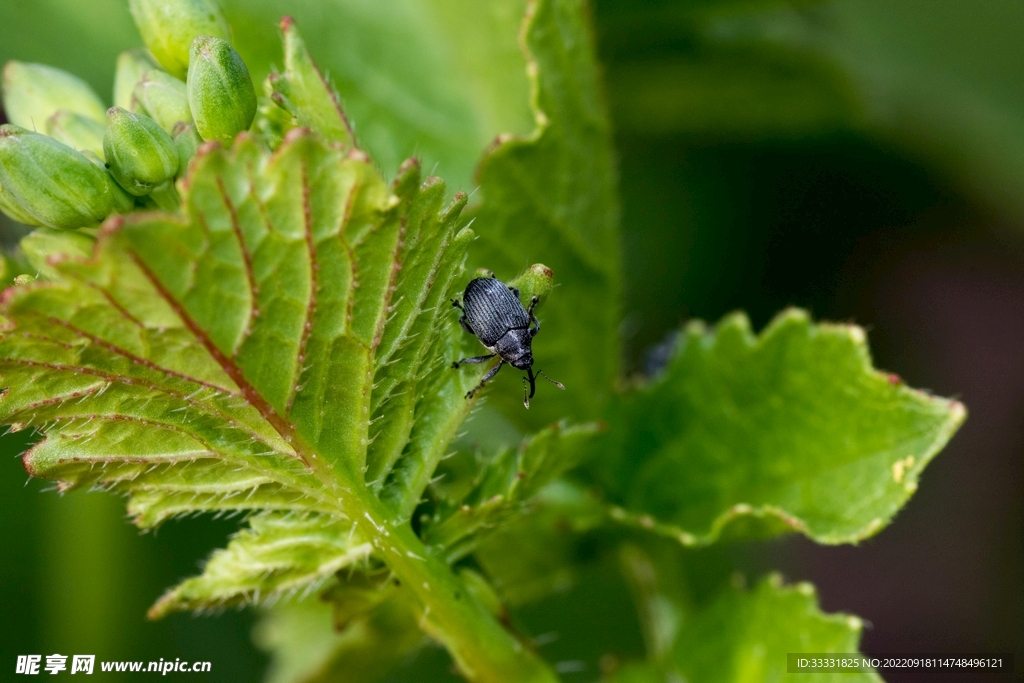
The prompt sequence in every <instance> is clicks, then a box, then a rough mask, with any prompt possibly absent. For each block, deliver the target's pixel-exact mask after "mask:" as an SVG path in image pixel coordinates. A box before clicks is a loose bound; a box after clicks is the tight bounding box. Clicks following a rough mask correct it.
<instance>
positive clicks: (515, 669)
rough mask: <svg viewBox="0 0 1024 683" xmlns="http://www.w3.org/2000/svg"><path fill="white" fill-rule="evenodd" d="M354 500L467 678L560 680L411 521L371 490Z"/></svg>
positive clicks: (527, 682) (533, 682)
mask: <svg viewBox="0 0 1024 683" xmlns="http://www.w3.org/2000/svg"><path fill="white" fill-rule="evenodd" d="M348 502H349V505H347V506H346V507H348V508H349V509H350V510H351V512H354V513H355V514H352V518H353V519H354V520H358V521H359V522H362V524H361V525H360V526H361V528H362V529H363V531H364V533H365V535H366V536H367V537H368V538H370V540H371V542H372V543H373V545H374V547H375V549H376V550H377V552H378V553H379V556H380V557H381V558H382V559H383V560H384V562H385V563H387V565H388V567H389V568H390V569H391V571H392V572H394V573H395V576H396V577H398V579H399V580H400V581H401V582H402V583H404V584H405V585H406V586H408V588H409V589H410V590H412V592H413V593H415V594H416V596H417V597H418V598H419V600H420V601H421V602H422V604H423V620H422V627H423V628H424V630H426V631H427V632H428V633H430V634H431V635H432V636H433V637H435V638H436V639H437V640H439V641H441V643H443V644H444V646H445V647H447V648H448V651H449V652H450V653H451V655H452V657H453V658H454V659H455V661H456V663H457V664H458V666H459V668H460V669H461V671H462V673H463V675H464V676H466V678H468V679H469V680H471V681H477V682H479V683H512V682H515V683H557V681H558V676H556V675H555V673H554V672H553V671H552V670H551V668H550V667H548V665H547V664H546V663H545V662H544V661H543V660H541V659H540V658H539V657H538V656H537V655H536V654H535V653H533V652H532V651H530V650H529V649H528V648H526V647H525V646H524V645H523V644H522V643H521V642H520V641H519V640H518V639H516V638H515V637H514V636H513V635H512V634H511V633H509V632H508V631H507V630H506V629H505V628H504V627H503V626H502V625H501V624H500V623H499V622H498V620H497V619H496V618H495V617H494V616H493V615H492V614H491V613H490V612H488V611H487V610H486V609H484V607H483V606H481V605H480V603H479V602H477V600H476V599H475V598H473V597H472V596H471V595H469V593H467V592H466V589H465V588H464V587H463V585H462V583H461V582H460V581H459V579H458V578H457V577H456V576H455V574H454V573H453V572H452V570H451V568H450V567H449V566H448V565H447V564H446V563H445V562H443V561H441V560H440V559H438V558H437V557H435V556H434V555H432V554H431V553H430V552H429V551H428V550H427V549H426V547H425V546H424V545H423V542H422V541H420V539H419V538H418V537H417V536H416V534H415V533H413V531H412V528H411V527H410V526H409V524H408V522H403V521H401V518H399V517H397V516H396V515H395V513H394V512H393V511H391V510H390V509H389V508H388V507H386V506H385V505H384V504H383V503H382V502H381V501H380V500H379V499H377V498H376V497H375V496H373V495H372V494H371V493H370V492H369V491H362V492H360V493H359V494H358V495H357V496H356V497H355V500H353V499H351V498H350V499H349V501H348ZM367 524H368V525H369V527H370V528H369V529H366V528H365V527H366V525H367Z"/></svg>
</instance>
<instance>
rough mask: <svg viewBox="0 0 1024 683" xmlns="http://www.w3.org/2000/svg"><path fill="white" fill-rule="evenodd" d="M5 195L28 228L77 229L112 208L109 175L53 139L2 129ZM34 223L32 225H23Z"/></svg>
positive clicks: (0, 180)
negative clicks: (36, 226) (42, 226)
mask: <svg viewBox="0 0 1024 683" xmlns="http://www.w3.org/2000/svg"><path fill="white" fill-rule="evenodd" d="M0 188H3V189H2V191H0V195H2V196H3V197H4V200H5V201H4V202H3V208H4V209H5V210H6V209H7V208H9V207H10V205H11V204H12V203H13V204H14V205H16V207H17V209H18V211H17V213H20V214H22V215H21V216H20V217H19V216H15V215H11V217H12V218H14V219H15V220H20V221H21V222H23V223H28V224H29V225H44V226H46V227H48V228H59V229H62V230H73V229H75V228H81V227H84V226H87V225H92V224H94V223H97V222H99V221H101V220H103V219H104V218H106V217H107V215H108V214H109V213H110V211H111V209H112V208H113V201H114V198H113V193H112V192H111V189H110V185H109V184H108V182H107V177H106V174H105V173H103V171H101V170H100V169H99V168H97V167H96V165H95V164H93V163H92V162H91V161H89V160H88V159H87V158H85V157H84V156H83V155H82V154H80V153H78V152H76V151H75V150H73V149H71V148H70V147H68V146H66V145H64V144H61V143H60V142H57V141H56V140H54V139H53V138H50V137H47V136H45V135H41V134H39V133H33V132H31V131H27V130H24V129H23V128H18V127H17V126H12V125H9V124H8V125H3V126H0ZM26 217H27V218H29V219H31V220H30V221H25V220H22V218H26Z"/></svg>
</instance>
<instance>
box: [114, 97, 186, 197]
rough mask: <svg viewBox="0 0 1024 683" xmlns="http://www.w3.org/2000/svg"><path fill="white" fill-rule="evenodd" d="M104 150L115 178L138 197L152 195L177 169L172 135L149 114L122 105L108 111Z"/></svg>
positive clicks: (176, 156) (176, 155) (176, 153)
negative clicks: (124, 107) (135, 111)
mask: <svg viewBox="0 0 1024 683" xmlns="http://www.w3.org/2000/svg"><path fill="white" fill-rule="evenodd" d="M103 151H104V152H105V153H106V157H107V165H108V166H109V167H110V172H111V173H112V174H113V176H114V179H115V180H117V183H118V184H119V185H120V186H121V187H123V188H124V189H126V190H128V192H130V193H131V194H133V195H135V196H136V197H141V196H142V195H145V194H149V193H150V192H152V191H153V188H154V187H156V186H157V185H159V184H160V183H163V182H165V181H167V180H170V179H171V178H173V177H174V174H175V172H176V171H177V170H178V150H177V149H175V147H174V140H172V139H171V136H170V135H168V134H167V133H166V132H164V129H163V128H161V127H160V126H158V125H157V123H156V121H154V120H153V119H151V118H149V117H148V116H145V115H144V114H133V113H132V112H130V111H127V110H125V109H122V108H121V107H111V108H110V109H109V110H108V111H107V132H106V134H104V136H103Z"/></svg>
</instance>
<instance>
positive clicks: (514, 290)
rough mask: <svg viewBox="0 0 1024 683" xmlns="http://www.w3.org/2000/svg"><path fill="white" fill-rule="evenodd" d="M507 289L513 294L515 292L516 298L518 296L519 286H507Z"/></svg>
mask: <svg viewBox="0 0 1024 683" xmlns="http://www.w3.org/2000/svg"><path fill="white" fill-rule="evenodd" d="M508 291H510V292H512V293H513V294H515V295H516V298H517V299H518V298H519V288H518V287H509V288H508Z"/></svg>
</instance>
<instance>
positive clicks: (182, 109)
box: [134, 69, 192, 133]
mask: <svg viewBox="0 0 1024 683" xmlns="http://www.w3.org/2000/svg"><path fill="white" fill-rule="evenodd" d="M134 97H135V99H136V100H138V102H139V104H140V105H142V111H143V113H145V114H148V115H149V117H150V118H152V119H153V120H154V121H156V122H157V123H158V124H160V127H161V128H163V129H164V130H165V131H167V132H168V133H170V132H171V131H172V130H174V124H176V123H177V122H178V121H186V122H188V121H191V120H192V114H190V113H189V110H188V95H187V94H186V93H185V84H184V83H183V82H181V81H179V80H178V79H177V78H175V77H174V76H172V75H170V74H168V73H164V72H163V71H158V70H156V69H154V70H151V71H147V72H146V75H145V76H143V77H142V80H141V81H139V82H138V83H137V84H136V85H135V91H134Z"/></svg>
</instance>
